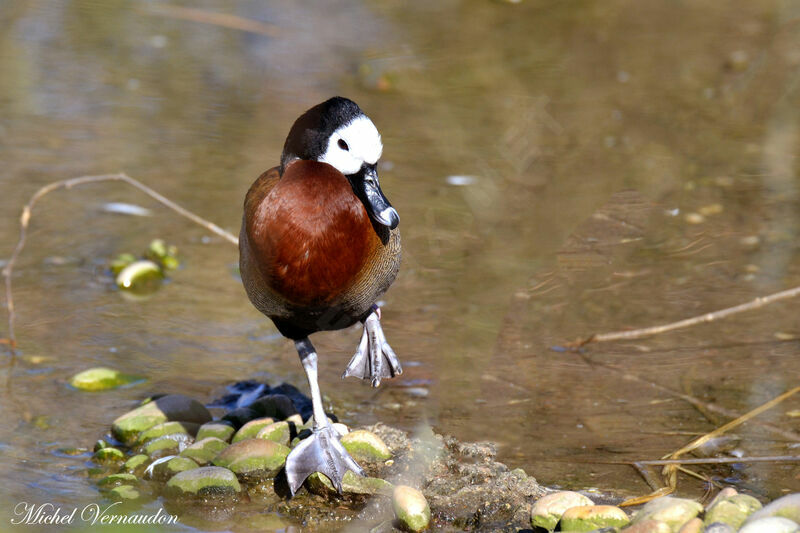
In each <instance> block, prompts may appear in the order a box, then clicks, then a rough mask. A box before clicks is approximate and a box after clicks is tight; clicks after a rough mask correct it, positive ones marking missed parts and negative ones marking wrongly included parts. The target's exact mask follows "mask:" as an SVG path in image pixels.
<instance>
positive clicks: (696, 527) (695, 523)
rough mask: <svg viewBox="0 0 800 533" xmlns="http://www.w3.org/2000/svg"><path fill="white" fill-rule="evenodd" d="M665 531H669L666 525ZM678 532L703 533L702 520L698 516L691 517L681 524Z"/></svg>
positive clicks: (667, 532) (669, 532)
mask: <svg viewBox="0 0 800 533" xmlns="http://www.w3.org/2000/svg"><path fill="white" fill-rule="evenodd" d="M665 533H671V530H670V529H669V526H667V530H666V531H665ZM678 533H703V521H702V520H700V519H699V518H692V519H691V520H689V521H688V522H686V523H685V524H683V527H681V528H680V530H678Z"/></svg>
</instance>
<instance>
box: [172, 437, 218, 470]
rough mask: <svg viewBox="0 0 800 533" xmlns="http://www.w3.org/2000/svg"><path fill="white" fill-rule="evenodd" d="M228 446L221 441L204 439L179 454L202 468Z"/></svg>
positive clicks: (212, 438) (209, 438) (210, 438)
mask: <svg viewBox="0 0 800 533" xmlns="http://www.w3.org/2000/svg"><path fill="white" fill-rule="evenodd" d="M228 446H229V444H228V443H227V442H225V441H224V440H222V439H218V438H216V437H206V438H205V439H201V440H198V441H197V442H195V443H194V444H192V445H191V446H189V447H187V448H186V449H185V450H183V451H182V452H181V453H180V456H181V457H188V458H190V459H193V460H194V461H195V462H196V463H197V464H199V465H201V466H204V465H207V464H208V463H210V462H211V461H212V460H213V459H214V458H215V457H216V456H217V455H219V454H220V452H221V451H222V450H224V449H225V448H227V447H228Z"/></svg>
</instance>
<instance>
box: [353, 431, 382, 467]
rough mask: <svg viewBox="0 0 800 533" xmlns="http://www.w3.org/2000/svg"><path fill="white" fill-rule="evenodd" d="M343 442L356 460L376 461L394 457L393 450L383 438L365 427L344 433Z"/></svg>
mask: <svg viewBox="0 0 800 533" xmlns="http://www.w3.org/2000/svg"><path fill="white" fill-rule="evenodd" d="M341 442H342V446H344V448H345V449H346V450H347V451H348V452H349V453H350V455H352V456H353V459H355V460H356V461H365V462H368V463H374V462H379V461H386V460H388V459H391V458H392V452H391V451H390V450H389V447H388V446H386V444H385V443H384V442H383V440H381V438H380V437H379V436H377V435H376V434H374V433H372V432H371V431H367V430H365V429H357V430H355V431H351V432H350V433H347V434H346V435H343V436H342V438H341Z"/></svg>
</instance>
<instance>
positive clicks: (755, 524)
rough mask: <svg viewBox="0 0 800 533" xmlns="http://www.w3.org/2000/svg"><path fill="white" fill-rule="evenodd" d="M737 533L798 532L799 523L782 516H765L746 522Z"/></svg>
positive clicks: (799, 530)
mask: <svg viewBox="0 0 800 533" xmlns="http://www.w3.org/2000/svg"><path fill="white" fill-rule="evenodd" d="M739 533H800V525H798V524H797V522H795V521H794V520H789V519H788V518H784V517H782V516H767V517H764V518H759V519H758V520H753V521H752V522H747V524H745V525H744V526H742V529H740V530H739Z"/></svg>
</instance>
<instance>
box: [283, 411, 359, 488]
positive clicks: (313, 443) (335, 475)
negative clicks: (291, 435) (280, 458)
mask: <svg viewBox="0 0 800 533" xmlns="http://www.w3.org/2000/svg"><path fill="white" fill-rule="evenodd" d="M312 431H313V433H312V435H311V436H310V437H307V438H305V439H304V440H302V441H301V442H300V444H298V445H297V446H295V448H294V449H293V450H292V451H291V453H289V456H288V457H287V458H286V479H287V481H288V482H289V490H291V491H292V496H294V494H295V493H296V492H297V490H298V489H299V488H300V487H301V486H302V485H303V482H304V481H305V480H306V478H307V477H308V476H310V475H311V474H313V473H314V472H319V473H321V474H325V475H326V476H328V479H330V480H331V483H333V486H334V487H336V490H337V491H339V494H341V493H342V478H343V477H344V474H345V472H347V471H348V470H352V471H353V472H355V473H356V474H358V475H359V476H363V475H364V471H363V470H362V469H361V467H360V466H358V463H356V462H355V460H354V459H353V458H352V457H350V454H349V453H347V450H345V449H344V446H342V443H341V442H339V434H338V433H337V432H336V430H335V429H334V428H333V426H331V425H330V424H329V425H326V426H323V427H319V428H314V429H313V430H312Z"/></svg>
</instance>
